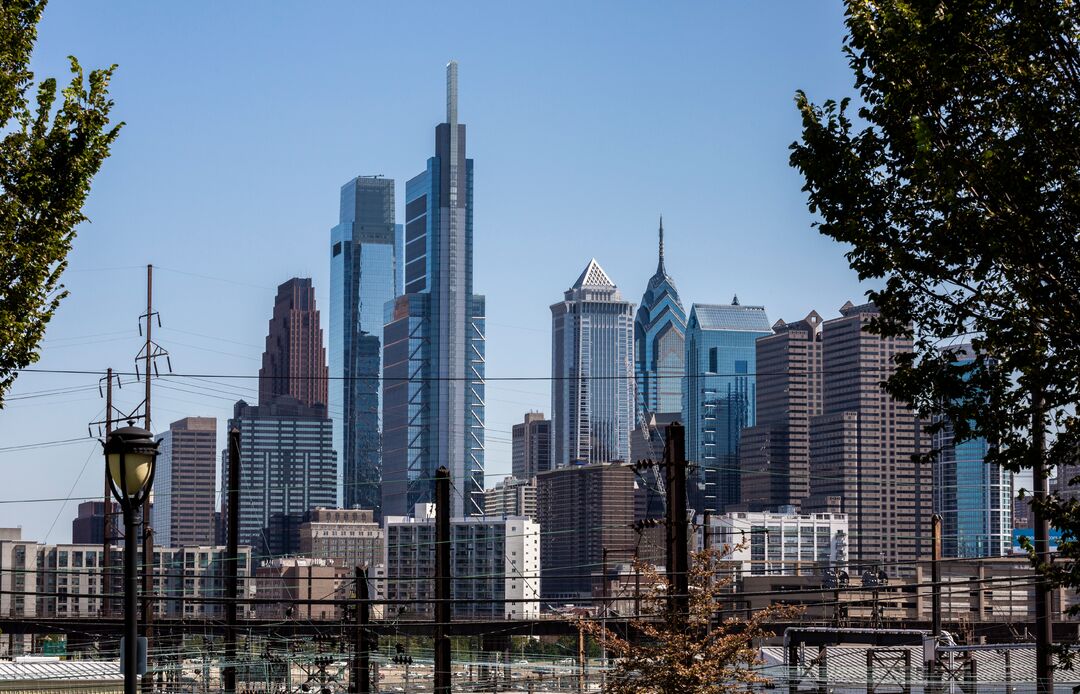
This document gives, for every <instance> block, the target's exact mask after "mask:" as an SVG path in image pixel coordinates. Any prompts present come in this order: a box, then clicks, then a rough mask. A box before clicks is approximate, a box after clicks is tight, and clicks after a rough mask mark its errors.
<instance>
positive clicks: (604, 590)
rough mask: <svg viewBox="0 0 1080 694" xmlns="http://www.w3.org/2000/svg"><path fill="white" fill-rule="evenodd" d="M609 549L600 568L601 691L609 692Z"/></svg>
mask: <svg viewBox="0 0 1080 694" xmlns="http://www.w3.org/2000/svg"><path fill="white" fill-rule="evenodd" d="M607 555H608V548H607V547H605V548H604V552H603V561H602V562H601V567H600V580H601V581H602V583H601V593H600V594H601V596H603V600H602V601H601V604H600V609H601V610H603V612H602V613H601V618H600V625H601V626H600V691H605V690H607V615H608V566H607Z"/></svg>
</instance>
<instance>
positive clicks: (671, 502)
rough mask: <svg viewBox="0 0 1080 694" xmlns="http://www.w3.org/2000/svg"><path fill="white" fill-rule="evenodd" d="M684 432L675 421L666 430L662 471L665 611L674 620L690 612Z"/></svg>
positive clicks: (684, 618)
mask: <svg viewBox="0 0 1080 694" xmlns="http://www.w3.org/2000/svg"><path fill="white" fill-rule="evenodd" d="M685 437H686V429H685V428H684V427H683V425H682V424H681V423H679V422H672V423H671V424H669V425H668V427H667V437H666V438H667V445H666V446H665V448H664V472H665V475H666V480H665V481H666V482H667V485H666V487H667V555H668V556H667V573H668V611H669V612H670V613H671V615H672V618H673V619H675V620H676V621H682V620H686V619H687V618H688V617H689V612H690V585H689V567H690V562H689V557H688V556H687V535H686V526H687V519H686V438H685Z"/></svg>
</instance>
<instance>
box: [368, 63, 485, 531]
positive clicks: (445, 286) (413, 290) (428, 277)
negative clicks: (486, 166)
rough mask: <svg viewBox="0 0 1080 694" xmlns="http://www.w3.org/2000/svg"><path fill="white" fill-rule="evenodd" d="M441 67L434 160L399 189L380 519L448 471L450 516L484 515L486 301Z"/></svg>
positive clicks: (461, 148)
mask: <svg viewBox="0 0 1080 694" xmlns="http://www.w3.org/2000/svg"><path fill="white" fill-rule="evenodd" d="M457 74H458V71H457V63H456V62H453V61H451V62H450V63H449V64H448V65H447V66H446V122H445V123H441V124H440V125H438V126H437V127H436V128H435V156H433V157H431V158H430V159H428V162H427V168H426V169H425V170H424V171H423V172H422V173H420V174H419V175H417V176H415V177H414V178H412V179H411V180H409V181H408V183H406V185H405V293H404V294H403V295H402V296H400V297H398V298H397V299H396V300H395V301H394V303H393V305H392V306H390V307H389V308H388V314H387V323H386V326H385V328H384V332H383V335H384V339H383V468H384V474H383V488H382V499H383V514H384V515H398V516H404V515H408V514H411V513H412V512H413V509H414V508H415V505H416V504H418V503H427V502H431V501H433V500H434V495H433V491H434V477H435V470H436V469H437V468H438V467H439V466H441V465H445V466H446V467H447V469H449V470H450V477H451V482H452V487H451V513H452V514H453V515H454V516H456V517H457V516H466V515H480V514H482V513H483V510H484V358H485V356H484V354H485V344H484V341H485V326H484V313H485V305H484V297H483V296H480V295H477V294H473V252H472V247H473V214H472V204H473V161H472V159H468V158H467V157H466V156H465V125H464V124H462V123H458V116H457Z"/></svg>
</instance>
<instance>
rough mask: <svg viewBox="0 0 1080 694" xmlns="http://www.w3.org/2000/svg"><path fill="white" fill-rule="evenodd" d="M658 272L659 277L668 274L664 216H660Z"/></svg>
mask: <svg viewBox="0 0 1080 694" xmlns="http://www.w3.org/2000/svg"><path fill="white" fill-rule="evenodd" d="M656 272H657V274H659V275H666V274H667V271H666V270H665V269H664V215H660V258H659V260H658V261H657V263H656Z"/></svg>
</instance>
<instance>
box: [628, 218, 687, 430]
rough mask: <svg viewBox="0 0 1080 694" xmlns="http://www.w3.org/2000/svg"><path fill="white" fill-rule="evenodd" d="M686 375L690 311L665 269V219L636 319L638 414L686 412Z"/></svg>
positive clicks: (661, 222)
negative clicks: (653, 268) (687, 320)
mask: <svg viewBox="0 0 1080 694" xmlns="http://www.w3.org/2000/svg"><path fill="white" fill-rule="evenodd" d="M685 372H686V311H685V309H683V305H682V301H681V300H680V299H679V292H678V291H676V289H675V281H674V280H673V279H671V276H670V275H668V274H667V269H666V268H665V267H664V219H663V218H662V217H661V219H660V254H659V259H658V261H657V263H656V274H655V275H653V276H652V279H650V280H649V286H648V288H647V289H646V290H645V295H644V296H643V297H641V306H640V307H639V308H638V311H637V317H636V318H635V319H634V375H635V377H636V378H637V407H638V411H639V412H641V413H643V414H645V415H646V416H648V414H657V413H671V412H679V411H681V410H682V402H683V392H682V390H683V376H684V375H685Z"/></svg>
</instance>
